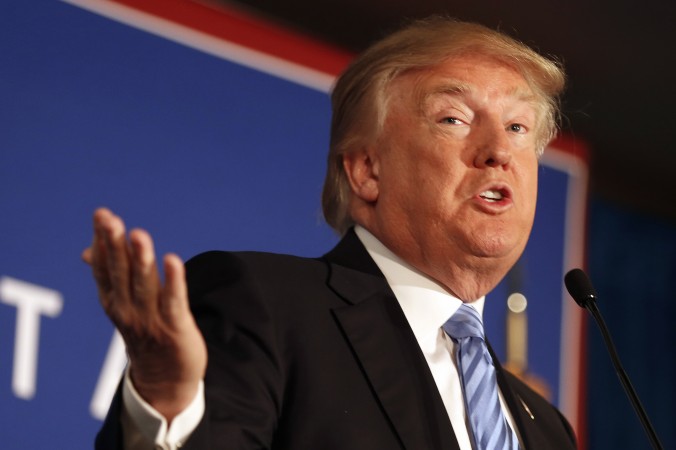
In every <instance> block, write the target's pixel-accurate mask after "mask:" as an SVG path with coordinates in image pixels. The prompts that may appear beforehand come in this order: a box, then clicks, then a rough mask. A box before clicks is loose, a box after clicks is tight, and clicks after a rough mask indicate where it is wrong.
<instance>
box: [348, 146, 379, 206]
mask: <svg viewBox="0 0 676 450" xmlns="http://www.w3.org/2000/svg"><path fill="white" fill-rule="evenodd" d="M374 155H375V152H374V151H368V150H367V149H364V150H359V151H355V152H349V153H346V154H344V155H343V169H344V170H345V173H346V174H347V178H348V180H349V181H350V187H352V192H353V193H354V195H356V196H357V197H358V198H360V199H361V200H363V201H365V202H368V203H372V202H375V201H376V200H377V199H378V174H379V170H380V168H379V165H378V159H377V158H376V157H375V156H374Z"/></svg>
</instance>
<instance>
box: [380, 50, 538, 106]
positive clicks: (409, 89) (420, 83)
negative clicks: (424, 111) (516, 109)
mask: <svg viewBox="0 0 676 450" xmlns="http://www.w3.org/2000/svg"><path fill="white" fill-rule="evenodd" d="M390 93H391V94H392V95H393V96H394V97H398V98H400V99H406V98H408V99H411V100H413V101H414V102H416V103H418V104H424V103H425V102H426V101H427V100H430V99H433V98H436V97H441V96H449V95H450V96H457V97H463V98H467V99H471V100H472V101H474V102H478V103H487V104H491V103H494V102H496V101H515V102H525V103H531V104H535V103H537V98H536V96H535V94H534V93H533V91H532V89H531V88H530V86H529V85H528V82H527V81H526V79H525V78H524V77H523V76H522V75H521V74H520V73H519V71H518V70H516V69H515V68H514V67H512V66H511V65H509V64H507V63H505V62H502V61H499V60H496V59H494V58H490V57H486V56H481V55H465V56H457V57H452V58H448V59H446V60H445V61H443V62H441V63H439V64H437V65H433V66H428V67H424V68H418V69H412V70H409V71H406V72H404V73H402V74H401V75H400V76H399V77H398V78H397V79H395V80H394V81H393V82H392V85H391V86H390Z"/></svg>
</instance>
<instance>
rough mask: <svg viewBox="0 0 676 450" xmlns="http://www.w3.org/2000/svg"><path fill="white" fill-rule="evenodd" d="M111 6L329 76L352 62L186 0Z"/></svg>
mask: <svg viewBox="0 0 676 450" xmlns="http://www.w3.org/2000/svg"><path fill="white" fill-rule="evenodd" d="M113 2H114V3H118V4H122V5H125V6H127V7H130V8H134V9H136V10H139V11H142V12H145V13H148V14H152V15H154V16H156V17H160V18H163V19H166V20H169V21H172V22H174V23H178V24H181V25H183V26H186V27H189V28H192V29H195V30H198V31H201V32H202V33H206V34H209V35H211V36H214V37H216V38H219V39H223V40H226V41H230V42H233V43H235V44H239V45H242V46H244V47H248V48H251V49H254V50H257V51H260V52H263V53H266V54H269V55H272V56H276V57H278V58H282V59H285V60H287V61H291V62H293V63H296V64H299V65H302V66H306V67H309V68H311V69H315V70H318V71H320V72H324V73H327V74H330V75H338V74H339V73H340V72H341V71H342V70H343V69H344V68H345V66H346V65H347V64H348V63H349V62H350V60H351V59H352V58H353V54H351V53H350V52H347V51H344V50H341V49H339V48H337V47H332V46H330V45H328V44H323V43H319V42H316V41H314V40H312V39H309V38H308V37H307V36H303V35H301V34H299V33H294V32H292V31H289V30H286V29H284V28H282V27H279V26H275V25H274V24H271V23H269V22H265V21H264V20H262V19H260V18H258V17H256V18H254V17H253V16H249V15H247V14H245V13H243V12H240V11H235V10H234V9H230V8H225V7H221V6H219V7H215V6H214V7H211V6H207V5H204V4H201V3H197V2H194V1H189V0H161V1H160V0H113Z"/></svg>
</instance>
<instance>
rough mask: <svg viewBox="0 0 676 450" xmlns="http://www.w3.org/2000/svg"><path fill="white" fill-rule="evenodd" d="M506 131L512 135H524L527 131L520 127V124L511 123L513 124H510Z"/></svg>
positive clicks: (522, 126)
mask: <svg viewBox="0 0 676 450" xmlns="http://www.w3.org/2000/svg"><path fill="white" fill-rule="evenodd" d="M507 129H508V130H509V131H512V132H514V133H525V132H526V131H527V130H528V129H527V128H526V127H525V126H524V125H521V124H520V123H513V124H510V125H509V126H508V127H507Z"/></svg>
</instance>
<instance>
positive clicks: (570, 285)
mask: <svg viewBox="0 0 676 450" xmlns="http://www.w3.org/2000/svg"><path fill="white" fill-rule="evenodd" d="M563 281H564V283H565V284H566V289H568V293H569V294H570V296H571V297H573V299H574V300H575V302H576V303H577V304H578V305H580V307H582V308H586V307H588V306H589V304H590V303H592V302H594V301H596V297H597V295H596V290H595V289H594V286H592V284H591V281H590V280H589V277H588V276H587V274H586V273H584V271H583V270H582V269H573V270H571V271H570V272H568V273H567V274H566V276H565V277H564V278H563Z"/></svg>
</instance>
